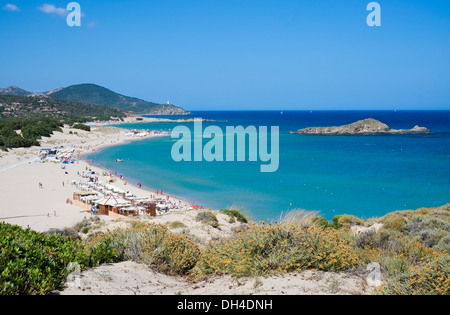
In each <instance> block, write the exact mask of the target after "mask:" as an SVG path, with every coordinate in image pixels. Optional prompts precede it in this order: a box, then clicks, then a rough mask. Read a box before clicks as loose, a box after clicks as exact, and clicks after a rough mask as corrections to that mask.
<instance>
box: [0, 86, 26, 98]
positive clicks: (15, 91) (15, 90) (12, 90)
mask: <svg viewBox="0 0 450 315" xmlns="http://www.w3.org/2000/svg"><path fill="white" fill-rule="evenodd" d="M31 94H33V93H31V92H30V91H26V90H23V89H21V88H19V87H17V86H15V85H11V86H10V87H7V88H5V89H2V88H0V95H17V96H28V95H31Z"/></svg>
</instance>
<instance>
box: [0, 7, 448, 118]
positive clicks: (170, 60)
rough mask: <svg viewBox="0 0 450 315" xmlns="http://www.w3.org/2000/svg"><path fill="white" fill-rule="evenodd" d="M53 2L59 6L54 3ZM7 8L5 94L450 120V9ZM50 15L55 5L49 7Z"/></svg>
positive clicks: (2, 44) (0, 15) (1, 25)
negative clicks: (430, 114) (76, 92)
mask: <svg viewBox="0 0 450 315" xmlns="http://www.w3.org/2000/svg"><path fill="white" fill-rule="evenodd" d="M45 1H48V2H45ZM69 2H70V1H52V0H43V1H40V0H39V1H35V0H7V1H3V0H0V65H1V66H0V73H1V74H0V87H6V86H9V85H12V84H14V85H17V86H20V87H22V88H24V89H27V90H31V91H46V90H52V89H56V88H59V87H62V86H68V85H72V84H79V83H96V84H99V85H102V86H105V87H107V88H109V89H111V90H114V91H117V92H119V93H122V94H125V95H129V96H136V97H139V98H142V99H145V100H149V101H154V102H164V103H165V102H166V101H168V100H170V101H171V102H172V103H173V104H177V105H179V106H182V107H184V108H187V109H190V110H204V109H212V110H220V109H249V110H250V109H277V110H289V109H292V110H293V109H300V110H302V109H307V110H311V109H313V110H314V109H361V110H363V109H450V1H448V0H432V1H429V0H428V1H418V0H409V1H404V0H403V1H400V0H389V1H387V0H385V1H378V3H379V4H380V6H381V23H382V26H381V27H369V26H368V25H367V23H366V18H367V15H368V14H369V13H370V12H368V11H366V6H367V4H368V3H369V2H370V1H369V0H345V1H344V0H342V1H338V0H314V1H313V0H295V1H291V0H284V1H283V0H258V1H256V0H239V1H238V0H220V1H219V0H209V1H206V0H203V1H201V0H164V1H161V0H160V1H151V0H150V1H149V0H146V1H141V0H138V1H117V0H107V1H106V0H95V1H94V0H79V1H77V2H78V3H79V4H80V5H81V9H82V12H83V15H82V19H81V21H82V26H81V27H73V28H71V27H68V26H67V24H66V19H65V16H64V10H62V9H64V8H66V6H67V4H68V3H69ZM44 5H47V6H46V7H44Z"/></svg>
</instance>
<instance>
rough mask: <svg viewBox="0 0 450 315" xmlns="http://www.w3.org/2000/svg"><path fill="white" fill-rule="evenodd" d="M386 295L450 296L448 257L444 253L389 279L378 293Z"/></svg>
mask: <svg viewBox="0 0 450 315" xmlns="http://www.w3.org/2000/svg"><path fill="white" fill-rule="evenodd" d="M378 294H386V295H450V256H449V255H447V254H446V253H444V254H441V255H437V256H435V257H434V258H433V259H429V260H424V261H422V262H420V263H418V264H416V265H415V266H414V267H412V268H411V270H410V271H409V273H402V274H398V275H395V276H393V277H392V278H390V279H389V280H388V281H387V283H386V284H385V285H384V286H383V287H382V288H381V289H380V290H379V291H378Z"/></svg>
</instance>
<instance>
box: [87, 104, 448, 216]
mask: <svg viewBox="0 0 450 315" xmlns="http://www.w3.org/2000/svg"><path fill="white" fill-rule="evenodd" d="M191 117H201V118H204V119H214V120H216V122H211V123H203V125H204V127H207V126H209V125H217V126H219V127H221V128H222V129H223V130H224V131H225V127H226V126H237V125H243V126H244V127H246V126H249V125H254V126H279V127H280V166H279V169H278V171H277V172H275V173H261V172H260V165H261V162H211V163H209V162H179V163H177V162H174V161H173V160H172V158H171V148H172V145H173V144H174V143H175V141H176V140H175V139H171V138H170V137H165V138H157V139H148V140H143V141H138V142H133V143H129V144H125V145H121V146H116V147H110V148H107V149H105V150H103V151H99V152H96V153H94V154H91V155H89V156H88V157H87V158H88V159H91V160H93V161H94V163H95V164H101V165H102V166H104V167H107V168H110V169H113V170H115V171H117V172H118V174H120V175H123V176H125V178H127V179H128V180H129V181H130V182H132V183H133V182H134V183H137V182H141V183H143V184H144V185H145V186H147V187H150V188H152V189H160V190H161V189H162V190H163V191H164V192H165V193H170V194H172V195H177V196H182V197H185V198H186V199H189V200H190V201H191V202H193V203H196V204H200V205H203V206H206V207H212V208H215V209H224V208H230V207H234V208H239V209H241V210H243V211H244V212H246V213H247V214H249V215H251V217H252V218H253V219H255V220H265V219H278V218H279V217H280V215H281V214H282V213H286V212H288V211H289V210H292V209H299V208H301V209H306V210H314V211H319V212H320V215H322V216H324V217H326V218H327V219H331V218H332V217H333V216H335V215H338V214H343V213H347V214H353V215H356V216H359V217H362V218H368V217H373V216H381V215H384V214H386V213H388V212H391V211H394V210H402V209H416V208H419V207H431V206H440V205H443V204H446V203H449V202H450V111H411V112H408V111H399V112H393V111H389V112H387V111H373V112H368V111H317V112H309V111H289V112H284V113H283V114H281V113H280V112H194V113H193V115H192V116H191ZM370 117H371V118H375V119H379V120H381V121H383V122H384V123H386V124H388V125H389V126H390V127H391V128H395V129H400V128H412V127H414V126H415V125H420V126H425V127H427V128H429V129H431V130H432V131H433V134H430V135H379V136H304V135H296V134H289V133H288V132H289V131H295V130H297V129H300V128H304V127H308V126H330V125H342V124H347V123H352V122H354V121H356V120H359V119H364V118H370ZM172 118H173V117H172ZM177 125H180V124H176V123H157V124H130V125H124V126H122V127H124V128H139V129H158V130H171V129H172V128H174V127H175V126H177ZM182 125H185V126H188V127H189V128H193V123H184V124H182ZM117 158H120V159H123V160H124V163H115V162H114V161H115V160H116V159H117Z"/></svg>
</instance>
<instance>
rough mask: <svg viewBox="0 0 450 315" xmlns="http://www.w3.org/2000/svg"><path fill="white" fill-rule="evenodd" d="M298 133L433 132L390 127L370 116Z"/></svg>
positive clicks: (301, 130)
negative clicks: (348, 123)
mask: <svg viewBox="0 0 450 315" xmlns="http://www.w3.org/2000/svg"><path fill="white" fill-rule="evenodd" d="M293 133H298V134H309V135H371V134H413V133H414V134H420V133H431V131H430V130H428V129H427V128H425V127H419V126H415V127H414V128H412V129H400V130H395V129H392V130H391V129H390V128H389V126H388V125H386V124H384V123H382V122H380V121H378V120H376V119H373V118H368V119H364V120H360V121H357V122H355V123H353V124H350V125H344V126H339V127H309V128H305V129H300V130H298V131H297V132H293Z"/></svg>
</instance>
